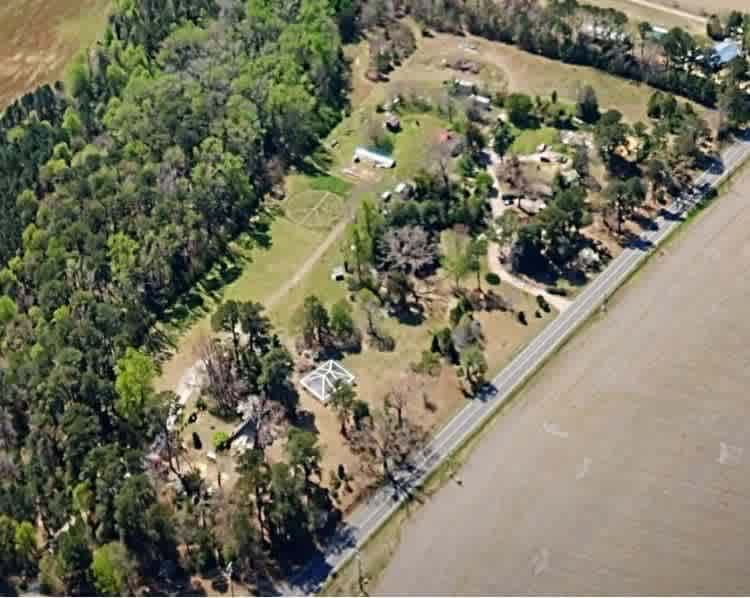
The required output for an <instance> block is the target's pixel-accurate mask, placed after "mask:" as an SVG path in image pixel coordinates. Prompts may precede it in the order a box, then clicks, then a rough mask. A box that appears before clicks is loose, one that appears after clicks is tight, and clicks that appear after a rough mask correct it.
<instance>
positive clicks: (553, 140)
mask: <svg viewBox="0 0 750 598" xmlns="http://www.w3.org/2000/svg"><path fill="white" fill-rule="evenodd" d="M542 143H544V144H546V145H548V146H550V147H553V148H554V149H560V146H562V147H563V148H564V146H563V145H562V144H561V143H560V131H558V130H557V129H553V128H552V127H541V128H539V129H524V130H523V131H519V132H518V137H516V139H515V141H513V145H511V146H510V149H509V150H508V151H509V153H511V154H515V155H517V156H523V155H526V154H533V153H534V152H536V148H537V147H539V145H541V144H542Z"/></svg>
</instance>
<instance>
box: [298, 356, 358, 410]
mask: <svg viewBox="0 0 750 598" xmlns="http://www.w3.org/2000/svg"><path fill="white" fill-rule="evenodd" d="M339 382H343V383H345V384H351V383H352V382H354V375H353V374H352V373H351V372H350V371H349V370H347V369H346V368H345V367H344V366H343V365H341V364H340V363H339V362H338V361H333V360H330V361H326V362H325V363H324V364H322V365H320V366H319V367H318V368H316V369H315V370H314V371H312V372H310V373H309V374H308V375H307V376H305V377H304V378H302V380H300V384H302V386H304V387H305V389H307V390H308V391H309V392H310V393H312V395H313V396H314V397H315V398H316V399H318V400H319V401H320V402H321V403H326V402H327V401H328V399H329V398H330V397H331V394H332V393H333V391H334V390H336V385H337V384H338V383H339Z"/></svg>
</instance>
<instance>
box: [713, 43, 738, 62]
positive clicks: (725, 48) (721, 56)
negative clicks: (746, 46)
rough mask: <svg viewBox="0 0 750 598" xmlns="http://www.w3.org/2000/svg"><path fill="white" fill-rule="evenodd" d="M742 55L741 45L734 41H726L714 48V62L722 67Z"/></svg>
mask: <svg viewBox="0 0 750 598" xmlns="http://www.w3.org/2000/svg"><path fill="white" fill-rule="evenodd" d="M739 55H740V45H739V44H738V43H737V42H736V41H735V40H733V39H725V40H724V41H723V42H720V43H718V44H716V45H715V46H714V57H713V59H714V61H715V62H716V64H718V65H720V66H724V65H725V64H728V63H730V62H731V61H732V60H734V59H735V58H737V56H739Z"/></svg>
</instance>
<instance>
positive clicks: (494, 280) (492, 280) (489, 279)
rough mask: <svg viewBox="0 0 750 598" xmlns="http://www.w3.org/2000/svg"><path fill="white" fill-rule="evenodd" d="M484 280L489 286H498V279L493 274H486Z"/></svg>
mask: <svg viewBox="0 0 750 598" xmlns="http://www.w3.org/2000/svg"><path fill="white" fill-rule="evenodd" d="M484 279H485V280H486V281H487V284H491V285H499V284H500V277H499V276H498V275H497V274H495V273H494V272H487V274H485V275H484Z"/></svg>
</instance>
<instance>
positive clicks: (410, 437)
mask: <svg viewBox="0 0 750 598" xmlns="http://www.w3.org/2000/svg"><path fill="white" fill-rule="evenodd" d="M400 413H401V416H400V417H399V412H397V411H396V409H394V408H393V407H392V406H389V405H387V404H386V405H385V406H384V408H383V409H382V410H380V411H376V412H375V413H373V415H372V416H371V418H370V420H369V422H368V423H367V425H365V426H362V430H353V431H352V432H351V433H350V442H351V445H352V448H353V450H354V451H355V452H358V453H360V454H361V455H362V469H363V471H364V472H365V473H366V474H367V475H370V476H372V477H374V478H375V479H379V480H385V481H386V482H389V483H393V484H397V483H398V478H397V477H396V472H397V471H398V469H399V468H400V467H403V466H404V465H406V464H407V463H408V462H409V460H410V458H411V457H412V456H413V455H414V454H415V453H416V452H417V451H418V450H419V449H420V448H422V447H423V446H424V443H425V439H426V434H425V432H424V430H422V429H421V428H420V427H419V426H418V425H417V424H415V423H414V422H412V421H411V420H410V419H409V418H408V417H406V415H405V414H404V413H403V410H402V411H401V412H400Z"/></svg>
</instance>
